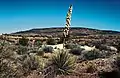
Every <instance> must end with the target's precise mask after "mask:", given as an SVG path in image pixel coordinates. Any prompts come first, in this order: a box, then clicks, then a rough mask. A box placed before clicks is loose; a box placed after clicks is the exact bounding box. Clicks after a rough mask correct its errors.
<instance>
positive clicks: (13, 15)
mask: <svg viewBox="0 0 120 78" xmlns="http://www.w3.org/2000/svg"><path fill="white" fill-rule="evenodd" d="M70 4H73V14H72V20H71V24H72V27H74V26H77V27H88V28H95V29H108V30H117V31H120V0H0V33H11V32H16V31H20V30H28V29H32V28H44V27H45V28H46V27H64V25H65V17H66V13H67V11H68V7H69V5H70Z"/></svg>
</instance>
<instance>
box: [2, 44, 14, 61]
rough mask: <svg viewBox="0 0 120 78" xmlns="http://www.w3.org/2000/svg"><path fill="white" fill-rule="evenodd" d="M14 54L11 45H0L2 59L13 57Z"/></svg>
mask: <svg viewBox="0 0 120 78" xmlns="http://www.w3.org/2000/svg"><path fill="white" fill-rule="evenodd" d="M13 56H14V53H13V50H12V49H11V48H10V47H9V46H1V47H0V59H2V58H4V59H5V58H12V57H13Z"/></svg>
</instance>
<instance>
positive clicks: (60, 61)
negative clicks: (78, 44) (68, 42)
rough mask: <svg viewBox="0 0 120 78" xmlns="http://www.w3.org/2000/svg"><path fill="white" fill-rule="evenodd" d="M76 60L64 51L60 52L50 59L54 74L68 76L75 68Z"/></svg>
mask: <svg viewBox="0 0 120 78" xmlns="http://www.w3.org/2000/svg"><path fill="white" fill-rule="evenodd" d="M75 63H76V58H75V57H73V56H71V55H69V54H68V53H67V52H65V51H60V52H58V53H57V54H55V55H54V56H53V57H52V64H53V65H54V66H55V71H56V74H57V75H58V74H70V73H71V72H72V70H73V69H74V67H75Z"/></svg>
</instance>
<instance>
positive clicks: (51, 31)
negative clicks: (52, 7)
mask: <svg viewBox="0 0 120 78" xmlns="http://www.w3.org/2000/svg"><path fill="white" fill-rule="evenodd" d="M63 29H64V27H53V28H35V29H30V30H26V31H19V32H15V33H11V35H41V36H46V35H53V36H59V35H62V32H63ZM70 33H71V35H73V36H81V35H99V34H102V35H106V34H109V35H110V34H119V35H120V32H119V31H112V30H99V29H92V28H83V27H71V28H70Z"/></svg>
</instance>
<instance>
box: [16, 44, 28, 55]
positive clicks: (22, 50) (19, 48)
mask: <svg viewBox="0 0 120 78" xmlns="http://www.w3.org/2000/svg"><path fill="white" fill-rule="evenodd" d="M27 51H28V48H27V47H24V46H19V47H18V50H17V54H19V55H23V54H26V53H27Z"/></svg>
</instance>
